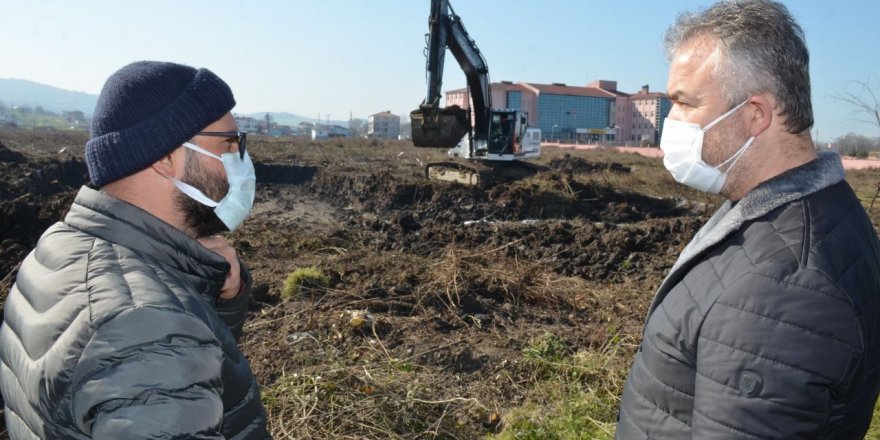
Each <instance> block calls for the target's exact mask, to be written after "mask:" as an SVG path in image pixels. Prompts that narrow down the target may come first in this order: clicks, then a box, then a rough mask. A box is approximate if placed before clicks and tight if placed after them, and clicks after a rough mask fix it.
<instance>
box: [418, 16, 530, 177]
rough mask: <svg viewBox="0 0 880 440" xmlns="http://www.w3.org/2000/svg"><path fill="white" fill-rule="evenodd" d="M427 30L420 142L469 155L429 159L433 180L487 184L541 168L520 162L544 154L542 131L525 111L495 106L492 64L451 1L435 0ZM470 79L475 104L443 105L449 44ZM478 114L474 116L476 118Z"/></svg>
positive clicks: (420, 111) (423, 144)
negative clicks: (445, 60) (490, 80)
mask: <svg viewBox="0 0 880 440" xmlns="http://www.w3.org/2000/svg"><path fill="white" fill-rule="evenodd" d="M428 28H429V30H430V32H429V33H428V34H427V35H426V38H427V48H426V56H427V61H426V70H427V83H428V91H427V95H426V96H425V99H424V100H423V101H422V103H421V105H419V108H418V109H416V110H414V111H412V112H411V113H410V119H411V121H412V141H413V144H414V145H415V146H416V147H422V148H446V149H449V155H450V156H453V157H460V158H462V159H468V161H467V162H460V161H449V162H436V163H430V164H428V165H427V166H426V169H425V172H426V175H427V177H428V178H429V179H432V180H445V181H453V182H459V183H463V184H466V185H485V184H488V183H489V182H496V181H498V180H511V179H517V178H521V177H525V176H529V175H532V174H535V173H536V172H537V171H539V170H540V169H541V167H539V166H537V165H534V164H530V163H528V162H521V161H520V159H528V158H535V157H538V156H540V154H541V130H540V129H538V128H533V127H529V125H528V121H527V118H526V115H525V114H524V113H523V112H522V111H521V110H515V109H496V108H493V107H492V92H491V90H490V82H489V67H488V65H487V64H486V60H485V58H483V54H482V53H480V49H478V48H477V45H476V43H475V42H474V40H472V39H471V38H470V36H469V35H468V33H467V31H466V30H465V28H464V24H463V23H462V21H461V18H459V16H458V15H456V14H455V11H454V10H453V9H452V6H451V5H450V4H449V0H431V15H430V17H429V19H428ZM447 48H449V50H450V51H451V52H452V55H453V56H454V57H455V59H456V61H458V64H459V66H460V67H461V70H462V71H463V72H464V74H465V77H466V79H467V87H468V90H469V92H470V97H471V101H472V103H473V108H472V109H470V110H471V111H468V109H464V108H461V107H459V106H457V105H452V106H448V107H440V99H441V86H442V84H443V61H444V58H445V56H446V49H447ZM471 118H473V119H471Z"/></svg>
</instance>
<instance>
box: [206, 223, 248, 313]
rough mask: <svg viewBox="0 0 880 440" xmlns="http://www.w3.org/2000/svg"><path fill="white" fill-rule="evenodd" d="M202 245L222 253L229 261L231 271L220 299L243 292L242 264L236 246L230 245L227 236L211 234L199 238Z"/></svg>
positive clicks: (232, 296) (221, 291) (229, 297)
mask: <svg viewBox="0 0 880 440" xmlns="http://www.w3.org/2000/svg"><path fill="white" fill-rule="evenodd" d="M198 241H199V243H201V244H202V246H204V247H206V248H208V250H210V251H213V252H215V253H218V254H220V255H221V256H223V258H225V259H226V261H227V262H229V266H230V268H229V273H228V274H226V282H225V283H223V288H221V289H220V294H219V295H218V297H219V298H220V299H224V300H227V299H232V298H235V297H236V296H237V295H238V294H239V293H240V292H241V287H242V285H241V264H240V263H239V262H238V254H237V253H236V252H235V248H233V247H232V246H230V245H229V243H228V242H227V241H226V239H225V238H223V237H221V236H219V235H211V236H208V237H202V238H199V239H198Z"/></svg>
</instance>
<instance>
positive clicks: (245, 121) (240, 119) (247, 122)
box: [235, 115, 257, 133]
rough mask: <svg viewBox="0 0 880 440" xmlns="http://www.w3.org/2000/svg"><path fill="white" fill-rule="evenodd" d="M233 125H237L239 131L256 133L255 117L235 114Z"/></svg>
mask: <svg viewBox="0 0 880 440" xmlns="http://www.w3.org/2000/svg"><path fill="white" fill-rule="evenodd" d="M235 125H238V130H239V131H246V132H248V133H256V132H257V119H256V118H249V117H247V116H238V115H236V116H235Z"/></svg>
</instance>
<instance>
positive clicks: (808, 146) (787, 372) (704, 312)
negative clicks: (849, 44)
mask: <svg viewBox="0 0 880 440" xmlns="http://www.w3.org/2000/svg"><path fill="white" fill-rule="evenodd" d="M666 43H667V49H668V55H669V60H670V70H669V84H668V92H669V97H670V99H671V100H672V103H673V106H672V109H671V111H670V113H669V116H668V118H667V119H666V121H665V125H664V131H663V136H662V139H661V143H660V146H661V148H662V149H663V152H664V160H663V162H664V165H665V166H666V168H667V169H668V170H669V171H670V173H671V174H672V176H673V177H674V178H675V180H676V181H678V182H680V183H682V184H685V185H688V186H690V187H693V188H696V189H698V190H701V191H706V192H711V193H716V194H721V195H722V196H724V197H725V198H726V199H728V201H726V202H725V203H724V204H723V205H722V206H721V207H720V208H719V210H718V211H717V212H716V213H715V214H714V215H713V216H712V218H711V219H709V221H708V222H707V223H706V225H704V226H703V228H702V229H700V231H699V232H697V234H696V236H695V237H694V238H693V240H692V241H691V242H690V243H689V244H688V246H687V247H686V248H685V249H684V251H683V252H682V254H681V255H680V256H679V258H678V261H676V263H675V265H674V266H673V268H672V270H671V271H670V273H669V274H668V276H667V278H666V279H665V280H664V281H663V283H662V285H661V286H660V288H659V289H658V291H657V293H656V296H655V298H654V300H653V302H652V304H651V306H650V309H649V312H648V318H647V322H646V324H645V329H644V334H643V338H642V341H641V344H640V346H639V349H638V352H637V353H636V357H635V361H634V364H633V367H632V370H631V372H630V374H629V378H628V379H627V383H626V386H625V388H624V392H623V397H622V401H621V406H620V413H619V415H618V424H617V433H616V438H618V439H625V440H634V439H648V438H650V439H661V438H663V439H666V438H670V439H672V438H674V439H683V438H694V439H771V438H772V439H816V438H823V439H855V438H862V437H863V436H864V435H865V432H866V431H867V429H868V425H869V424H870V421H871V416H872V411H873V408H874V404H875V402H876V400H877V395H878V390H880V320H878V318H880V242H878V239H877V233H876V232H875V230H874V226H873V225H872V224H871V220H870V219H869V218H868V216H867V215H866V213H865V210H864V208H863V207H862V205H861V202H860V201H859V199H858V198H857V197H856V195H855V194H854V192H853V190H852V188H850V186H849V185H848V184H847V183H846V181H845V180H844V171H843V167H842V165H841V161H840V158H839V157H838V156H837V155H836V154H833V153H817V152H816V150H815V148H814V146H813V142H812V139H811V138H810V133H809V129H810V127H811V126H812V125H813V116H812V106H811V102H810V80H809V54H808V51H807V48H806V43H805V41H804V35H803V31H802V30H801V28H800V26H799V25H798V24H797V23H796V22H795V20H794V18H793V17H792V16H791V14H790V13H789V11H788V10H787V9H786V8H785V6H783V5H782V4H779V3H777V2H774V1H770V0H730V1H722V2H719V3H717V4H715V5H713V6H712V7H710V8H709V9H708V10H705V11H703V12H701V13H698V14H683V15H681V16H680V17H679V19H678V21H677V22H676V24H675V25H674V26H673V27H672V28H671V29H670V30H669V31H668V33H667V36H666Z"/></svg>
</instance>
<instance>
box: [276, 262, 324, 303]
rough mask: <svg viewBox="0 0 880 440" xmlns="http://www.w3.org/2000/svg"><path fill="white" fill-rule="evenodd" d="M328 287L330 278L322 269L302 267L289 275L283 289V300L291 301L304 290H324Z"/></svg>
mask: <svg viewBox="0 0 880 440" xmlns="http://www.w3.org/2000/svg"><path fill="white" fill-rule="evenodd" d="M328 285H330V277H328V276H327V275H326V274H324V272H322V271H321V269H318V268H317V267H315V266H309V267H301V268H299V269H296V270H294V271H293V272H291V273H290V274H289V275H287V279H285V280H284V286H283V287H282V289H281V298H283V299H290V298H292V297H293V296H295V295H299V294H301V293H302V291H303V289H304V288H311V289H314V288H324V287H327V286H328Z"/></svg>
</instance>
